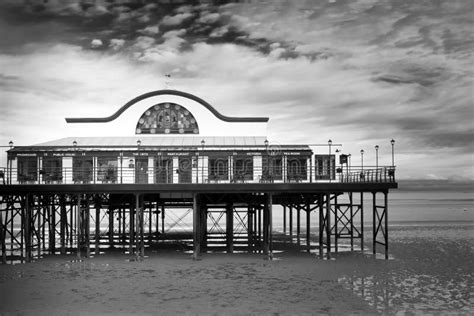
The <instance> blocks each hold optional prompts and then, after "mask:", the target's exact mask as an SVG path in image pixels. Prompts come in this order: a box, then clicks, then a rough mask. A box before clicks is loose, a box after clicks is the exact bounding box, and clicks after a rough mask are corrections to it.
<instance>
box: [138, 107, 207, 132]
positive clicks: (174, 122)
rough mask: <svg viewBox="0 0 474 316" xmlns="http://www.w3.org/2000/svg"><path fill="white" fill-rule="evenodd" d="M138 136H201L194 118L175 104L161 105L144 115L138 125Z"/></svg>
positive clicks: (150, 109)
mask: <svg viewBox="0 0 474 316" xmlns="http://www.w3.org/2000/svg"><path fill="white" fill-rule="evenodd" d="M136 133H137V134H199V128H198V125H197V122H196V119H195V118H194V116H193V115H192V114H191V112H189V111H188V110H187V109H186V108H184V107H182V106H181V105H179V104H175V103H160V104H157V105H154V106H152V107H151V108H149V109H148V110H146V111H145V113H143V115H142V116H141V117H140V119H139V120H138V123H137V127H136Z"/></svg>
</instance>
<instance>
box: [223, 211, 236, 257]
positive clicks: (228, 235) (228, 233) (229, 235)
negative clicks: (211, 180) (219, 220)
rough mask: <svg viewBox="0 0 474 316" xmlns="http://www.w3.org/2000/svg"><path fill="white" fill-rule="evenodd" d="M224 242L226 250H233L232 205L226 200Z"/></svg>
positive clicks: (231, 251) (229, 251)
mask: <svg viewBox="0 0 474 316" xmlns="http://www.w3.org/2000/svg"><path fill="white" fill-rule="evenodd" d="M225 222H226V244H227V252H228V253H233V252H234V205H233V204H232V202H227V205H226V221H225Z"/></svg>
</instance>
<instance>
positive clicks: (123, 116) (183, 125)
mask: <svg viewBox="0 0 474 316" xmlns="http://www.w3.org/2000/svg"><path fill="white" fill-rule="evenodd" d="M66 122H67V124H66V133H67V135H69V136H71V137H73V136H78V135H81V136H99V135H100V136H110V137H112V136H121V137H122V136H131V135H143V137H148V136H153V135H156V134H161V135H170V136H172V135H176V134H180V135H197V134H199V135H201V136H216V135H219V136H266V129H267V122H268V118H267V117H228V116H224V115H222V114H221V113H219V112H218V111H217V110H216V109H215V108H214V107H212V106H211V105H210V104H209V103H207V102H206V101H204V100H202V99H201V98H198V97H196V96H194V95H192V94H189V93H186V92H181V91H176V90H158V91H153V92H149V93H145V94H142V95H140V96H138V97H136V98H134V99H132V100H130V101H129V102H127V103H126V104H125V105H124V106H122V107H121V108H120V109H118V111H117V112H115V113H114V114H112V115H111V116H108V117H95V118H94V117H92V118H90V117H89V118H87V117H85V118H84V117H83V118H66Z"/></svg>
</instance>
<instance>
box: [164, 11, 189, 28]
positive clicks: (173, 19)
mask: <svg viewBox="0 0 474 316" xmlns="http://www.w3.org/2000/svg"><path fill="white" fill-rule="evenodd" d="M191 17H193V14H192V13H190V12H184V13H178V14H175V15H173V16H169V15H167V16H165V17H164V18H163V20H162V21H161V24H162V25H166V26H176V25H180V24H182V23H183V22H184V21H186V20H187V19H189V18H191Z"/></svg>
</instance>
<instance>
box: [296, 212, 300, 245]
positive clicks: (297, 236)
mask: <svg viewBox="0 0 474 316" xmlns="http://www.w3.org/2000/svg"><path fill="white" fill-rule="evenodd" d="M300 209H301V207H300V205H298V206H297V207H296V243H297V244H298V245H299V244H300V241H301V240H300V229H301V211H300Z"/></svg>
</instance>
